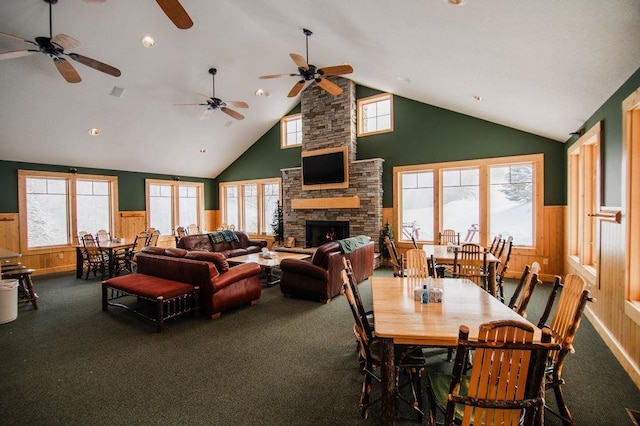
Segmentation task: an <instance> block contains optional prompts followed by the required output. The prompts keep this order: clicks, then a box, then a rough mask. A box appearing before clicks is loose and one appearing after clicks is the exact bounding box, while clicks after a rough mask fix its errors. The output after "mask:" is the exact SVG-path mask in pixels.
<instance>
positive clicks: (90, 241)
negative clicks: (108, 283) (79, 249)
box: [82, 234, 109, 280]
mask: <svg viewBox="0 0 640 426" xmlns="http://www.w3.org/2000/svg"><path fill="white" fill-rule="evenodd" d="M82 244H83V245H84V255H85V256H86V257H85V258H84V259H83V263H84V265H83V266H84V267H85V268H86V270H87V273H86V274H85V276H84V279H85V280H87V279H89V272H91V271H93V276H94V277H95V276H97V273H98V271H100V274H101V279H104V277H105V275H106V273H107V271H108V270H109V266H108V265H109V256H108V254H107V253H105V252H104V250H102V249H101V248H100V243H99V242H98V240H97V239H95V238H94V237H93V235H91V234H87V235H85V236H84V237H83V238H82Z"/></svg>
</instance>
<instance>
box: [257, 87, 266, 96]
mask: <svg viewBox="0 0 640 426" xmlns="http://www.w3.org/2000/svg"><path fill="white" fill-rule="evenodd" d="M256 96H269V92H266V91H264V90H262V89H258V90H256Z"/></svg>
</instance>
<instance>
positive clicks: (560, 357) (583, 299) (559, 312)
mask: <svg viewBox="0 0 640 426" xmlns="http://www.w3.org/2000/svg"><path fill="white" fill-rule="evenodd" d="M586 286H587V284H586V282H585V280H584V278H582V277H581V276H580V275H576V274H567V275H566V276H565V278H564V283H562V282H561V279H560V277H556V279H555V282H554V285H553V290H552V291H551V294H550V295H549V299H548V300H547V306H546V307H545V310H544V313H543V314H542V317H541V318H540V322H539V323H538V327H545V326H547V325H546V323H547V319H548V318H549V314H550V313H551V309H552V307H553V304H554V301H555V298H556V296H557V293H558V290H560V289H561V290H562V292H561V293H560V299H559V300H558V304H557V306H556V310H555V313H554V315H553V318H552V320H551V324H550V325H548V327H549V329H550V330H551V333H552V334H553V339H554V341H556V342H558V343H560V344H561V345H562V349H561V350H560V351H558V352H556V353H555V354H554V357H553V358H554V361H555V366H554V369H559V371H560V372H561V371H562V363H563V361H564V358H565V357H566V355H567V354H568V353H569V352H571V353H574V352H575V349H574V347H573V340H574V338H575V335H576V333H577V332H578V328H579V327H580V321H581V319H582V312H583V311H584V308H585V306H586V304H587V302H595V299H594V298H592V297H591V295H590V292H589V290H587V289H586ZM558 364H559V365H558ZM559 374H560V373H559Z"/></svg>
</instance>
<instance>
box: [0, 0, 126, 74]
mask: <svg viewBox="0 0 640 426" xmlns="http://www.w3.org/2000/svg"><path fill="white" fill-rule="evenodd" d="M44 1H45V2H46V3H49V37H36V39H35V40H36V41H31V40H27V39H24V38H22V37H18V36H14V35H11V34H6V33H0V35H1V36H4V37H8V38H12V39H14V40H19V41H23V42H25V43H30V44H33V45H34V46H36V47H37V49H23V50H13V51H9V52H4V53H0V60H1V59H11V58H20V57H22V56H27V55H31V54H32V53H35V52H40V53H44V54H45V55H47V56H48V57H50V58H51V59H53V64H54V65H55V66H56V68H57V69H58V71H59V72H60V74H61V75H62V77H63V78H64V79H65V80H66V81H67V82H68V83H79V82H80V81H82V79H81V78H80V75H79V74H78V72H77V71H76V70H75V68H74V67H73V65H71V63H70V62H69V61H67V60H66V59H65V58H64V56H67V57H69V58H71V59H73V60H74V61H77V62H80V63H81V64H84V65H86V66H88V67H91V68H93V69H96V70H98V71H102V72H104V73H106V74H109V75H112V76H114V77H120V74H121V73H120V70H119V69H117V68H114V67H112V66H111V65H107V64H105V63H102V62H100V61H96V60H95V59H91V58H88V57H86V56H82V55H79V54H77V53H66V52H65V51H64V50H65V49H72V48H74V47H78V46H79V45H80V42H79V41H77V40H76V39H74V38H72V37H69V36H68V35H65V34H58V35H56V36H53V35H52V34H53V30H52V27H53V26H52V24H51V20H52V19H51V16H52V5H54V4H56V3H57V2H58V0H44Z"/></svg>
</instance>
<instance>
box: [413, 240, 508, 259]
mask: <svg viewBox="0 0 640 426" xmlns="http://www.w3.org/2000/svg"><path fill="white" fill-rule="evenodd" d="M422 250H423V251H424V252H425V253H426V254H427V257H429V256H431V255H433V257H435V258H436V260H437V261H438V262H440V263H447V262H450V263H453V260H454V259H455V253H454V252H453V250H451V251H449V250H447V246H446V245H444V244H423V245H422ZM483 250H485V251H486V252H487V263H497V262H499V261H500V259H498V258H497V257H496V256H494V255H493V254H491V253H489V252H488V251H487V250H486V249H484V248H483Z"/></svg>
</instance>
